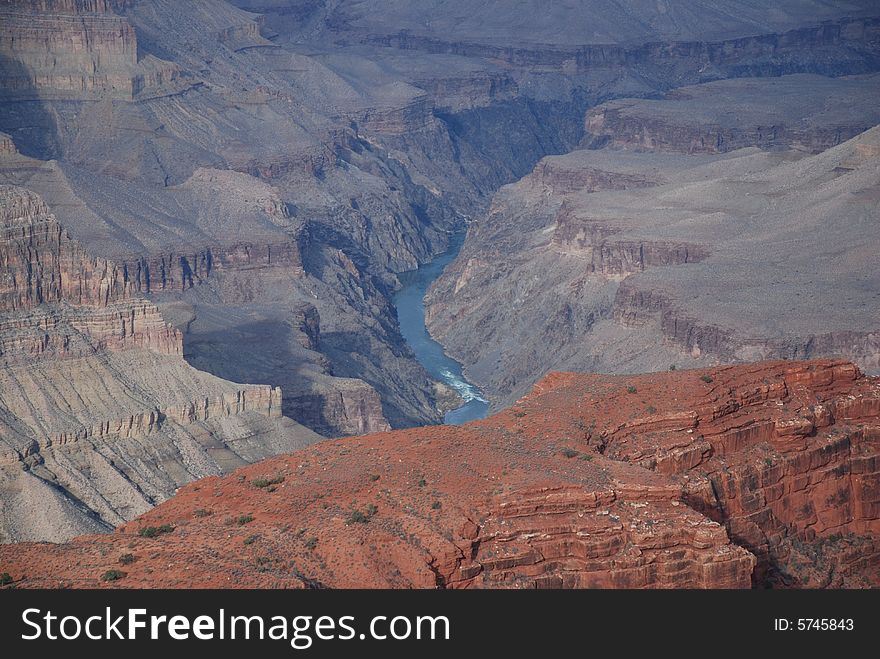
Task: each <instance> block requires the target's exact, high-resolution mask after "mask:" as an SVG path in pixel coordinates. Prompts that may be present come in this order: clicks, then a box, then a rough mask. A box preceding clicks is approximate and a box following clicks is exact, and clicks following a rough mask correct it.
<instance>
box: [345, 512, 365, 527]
mask: <svg viewBox="0 0 880 659" xmlns="http://www.w3.org/2000/svg"><path fill="white" fill-rule="evenodd" d="M369 521H370V518H369V517H367V515H365V514H364V513H362V512H361V511H360V510H352V511H351V514H349V516H348V519H347V520H345V523H346V524H366V523H367V522H369Z"/></svg>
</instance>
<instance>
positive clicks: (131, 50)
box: [0, 0, 188, 100]
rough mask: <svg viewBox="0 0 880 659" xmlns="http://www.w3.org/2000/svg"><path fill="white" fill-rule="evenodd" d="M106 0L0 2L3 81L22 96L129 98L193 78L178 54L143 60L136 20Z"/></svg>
mask: <svg viewBox="0 0 880 659" xmlns="http://www.w3.org/2000/svg"><path fill="white" fill-rule="evenodd" d="M119 4H120V3H115V2H109V1H104V0H87V1H78V0H56V1H41V2H28V1H23V0H9V1H8V2H4V3H2V4H0V21H2V23H3V32H2V34H0V60H2V61H3V64H4V66H3V74H2V76H0V89H3V91H4V94H7V95H9V96H14V97H16V98H20V99H21V98H33V97H35V96H39V97H47V96H48V97H57V98H69V99H96V98H100V97H106V96H110V97H112V98H117V99H125V100H130V99H132V98H134V97H135V96H138V95H143V94H150V93H152V94H156V93H170V92H178V91H180V90H181V89H184V88H186V87H187V86H188V83H187V82H186V81H185V80H183V77H182V75H181V70H180V68H179V67H178V66H176V65H174V64H173V63H171V62H167V61H162V60H160V59H158V58H156V57H153V56H147V57H145V58H143V59H141V60H140V61H138V49H137V37H136V35H135V31H134V29H133V28H132V26H131V25H130V24H129V23H128V22H127V21H126V20H125V19H124V18H122V17H120V16H117V15H116V14H114V8H115V6H117V5H119Z"/></svg>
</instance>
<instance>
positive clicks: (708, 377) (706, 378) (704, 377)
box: [700, 375, 712, 384]
mask: <svg viewBox="0 0 880 659" xmlns="http://www.w3.org/2000/svg"><path fill="white" fill-rule="evenodd" d="M700 379H701V380H702V381H703V382H705V383H706V384H709V383H710V382H712V376H711V375H701V376H700Z"/></svg>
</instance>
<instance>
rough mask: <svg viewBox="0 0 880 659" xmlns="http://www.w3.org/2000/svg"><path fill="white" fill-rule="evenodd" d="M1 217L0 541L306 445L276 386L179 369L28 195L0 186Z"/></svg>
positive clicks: (82, 526)
mask: <svg viewBox="0 0 880 659" xmlns="http://www.w3.org/2000/svg"><path fill="white" fill-rule="evenodd" d="M0 218H2V224H0V266H2V274H3V278H2V282H3V287H2V295H0V392H2V393H0V426H2V432H0V438H2V439H0V443H2V464H0V491H2V497H0V501H2V504H0V541H3V542H11V541H15V540H24V539H33V540H54V541H58V540H63V539H66V538H69V537H71V536H73V535H76V534H77V533H81V532H83V531H96V530H102V529H107V528H109V527H110V526H112V525H114V524H118V523H119V522H121V521H123V520H125V519H129V518H131V517H132V516H134V515H137V514H140V513H142V512H144V511H145V510H148V509H149V508H150V506H152V505H154V504H155V503H156V502H158V501H161V500H163V499H165V498H167V497H168V496H170V495H171V494H172V493H173V492H174V490H175V489H176V488H177V487H179V486H180V485H181V484H183V483H185V482H187V481H189V480H192V479H193V478H198V477H201V476H205V475H208V474H216V473H222V472H223V471H225V470H227V469H230V468H233V467H235V466H239V465H241V464H245V463H246V462H248V461H251V460H254V459H258V458H262V457H266V456H268V455H272V454H274V453H276V452H278V451H279V450H291V449H293V448H296V447H299V446H302V445H304V444H305V443H307V442H308V441H311V440H313V439H314V438H316V435H314V433H311V432H310V431H307V430H305V429H304V428H302V427H300V426H298V425H297V424H295V423H293V422H291V421H289V420H287V419H282V418H281V409H282V401H281V390H280V389H278V388H272V387H270V386H266V385H263V386H249V385H238V384H234V383H232V382H228V381H225V380H221V379H220V378H216V377H213V376H210V375H208V374H206V373H202V372H200V371H196V370H195V369H193V368H192V367H190V366H188V365H187V364H186V363H185V362H184V361H183V358H182V354H183V341H182V336H181V334H180V332H178V331H177V330H176V329H174V328H172V327H170V326H168V325H167V324H166V323H165V321H164V320H163V318H162V316H161V315H160V313H159V309H158V308H157V307H156V305H155V304H153V303H151V302H149V301H147V300H145V299H143V298H139V297H137V291H136V289H135V288H134V287H133V286H132V285H131V283H132V281H131V280H130V279H129V278H127V277H126V276H125V268H124V267H120V266H118V265H117V264H115V263H114V262H112V261H109V260H106V259H100V258H95V257H92V256H90V255H89V254H88V253H87V252H86V250H84V249H83V247H82V246H81V245H80V244H78V243H77V242H75V241H73V240H72V239H71V238H70V237H69V236H68V235H67V233H66V231H65V230H64V229H63V228H62V227H61V226H60V224H58V222H57V221H56V219H55V217H54V216H53V215H52V214H50V213H49V212H48V208H47V207H46V205H45V203H44V202H43V200H42V199H40V198H39V197H38V196H37V195H35V194H34V193H32V192H29V191H27V190H23V189H21V188H17V187H14V186H0ZM36 510H41V511H42V512H41V514H34V512H35V511H36Z"/></svg>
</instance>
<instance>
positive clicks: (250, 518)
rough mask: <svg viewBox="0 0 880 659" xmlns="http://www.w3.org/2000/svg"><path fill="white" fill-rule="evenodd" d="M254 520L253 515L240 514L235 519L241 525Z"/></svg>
mask: <svg viewBox="0 0 880 659" xmlns="http://www.w3.org/2000/svg"><path fill="white" fill-rule="evenodd" d="M253 521H254V516H253V515H239V516H238V517H237V518H236V519H235V523H236V524H238V525H239V526H244V525H245V524H250V523H251V522H253Z"/></svg>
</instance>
